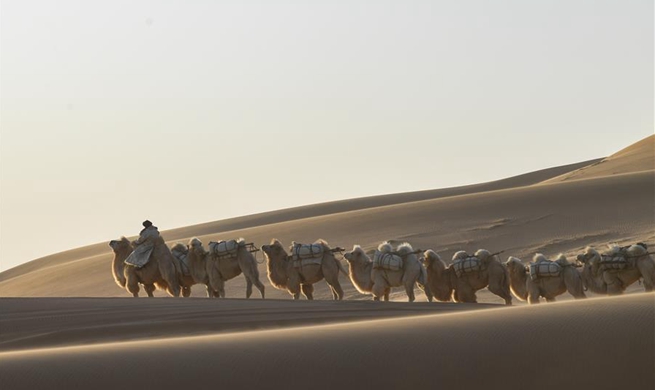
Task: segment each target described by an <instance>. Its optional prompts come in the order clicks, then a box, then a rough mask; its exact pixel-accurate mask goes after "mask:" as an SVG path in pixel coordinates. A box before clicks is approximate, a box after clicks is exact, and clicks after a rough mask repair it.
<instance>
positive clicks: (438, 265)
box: [423, 249, 454, 302]
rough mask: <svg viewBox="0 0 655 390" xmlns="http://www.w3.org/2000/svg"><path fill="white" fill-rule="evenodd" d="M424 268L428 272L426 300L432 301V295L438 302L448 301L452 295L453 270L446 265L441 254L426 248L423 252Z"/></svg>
mask: <svg viewBox="0 0 655 390" xmlns="http://www.w3.org/2000/svg"><path fill="white" fill-rule="evenodd" d="M423 259H424V264H425V269H426V271H427V273H428V280H427V287H428V288H429V290H430V296H428V300H430V302H432V297H434V298H435V299H436V300H437V301H440V302H449V301H451V300H452V296H453V284H452V282H451V281H452V280H453V276H454V272H453V271H452V270H451V269H449V268H448V267H447V266H446V263H444V261H443V260H441V256H439V255H438V254H437V253H436V252H435V251H433V250H431V249H430V250H427V251H425V252H424V253H423Z"/></svg>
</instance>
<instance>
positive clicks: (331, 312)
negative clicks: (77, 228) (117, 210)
mask: <svg viewBox="0 0 655 390" xmlns="http://www.w3.org/2000/svg"><path fill="white" fill-rule="evenodd" d="M490 307H498V306H497V305H485V304H455V303H444V304H439V305H436V304H429V303H427V302H423V303H413V304H410V303H407V302H392V303H384V302H374V301H361V300H359V301H344V302H335V301H314V302H310V301H300V302H294V301H292V300H288V299H285V300H273V299H267V300H261V299H258V300H253V299H251V300H245V299H230V300H220V301H219V300H210V299H202V298H191V299H187V300H183V301H182V300H179V299H151V300H148V299H132V298H3V299H0V312H2V313H3V321H2V322H1V326H0V330H1V332H0V352H2V351H15V350H26V349H34V348H39V349H41V348H51V347H62V346H72V345H89V344H99V343H111V342H123V341H127V340H139V339H153V338H156V339H163V338H172V337H180V336H192V335H200V334H213V333H226V332H229V331H245V330H259V329H271V328H282V327H289V326H300V325H314V324H322V323H333V322H352V321H355V320H364V319H375V318H390V317H404V316H410V315H421V314H423V315H424V314H434V313H452V312H456V311H467V310H478V309H485V308H490Z"/></svg>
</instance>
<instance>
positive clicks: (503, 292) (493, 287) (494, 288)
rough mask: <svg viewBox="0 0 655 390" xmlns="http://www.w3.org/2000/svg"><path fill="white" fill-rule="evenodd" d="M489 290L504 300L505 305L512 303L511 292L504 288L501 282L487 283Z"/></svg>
mask: <svg viewBox="0 0 655 390" xmlns="http://www.w3.org/2000/svg"><path fill="white" fill-rule="evenodd" d="M488 288H489V291H491V292H492V293H493V294H495V295H498V296H499V297H501V298H503V299H504V300H505V305H507V306H511V305H512V294H511V293H510V292H509V289H506V288H504V286H502V283H489V287H488Z"/></svg>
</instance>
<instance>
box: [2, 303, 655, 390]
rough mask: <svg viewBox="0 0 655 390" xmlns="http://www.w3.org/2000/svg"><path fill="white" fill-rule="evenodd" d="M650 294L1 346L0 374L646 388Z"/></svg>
mask: <svg viewBox="0 0 655 390" xmlns="http://www.w3.org/2000/svg"><path fill="white" fill-rule="evenodd" d="M654 299H655V296H654V295H653V294H635V295H630V296H623V297H618V298H601V299H590V300H583V301H575V302H562V303H555V304H550V305H540V306H530V307H521V308H502V309H491V310H482V311H476V312H463V313H453V314H438V315H427V316H420V317H409V318H396V319H385V320H369V321H360V322H355V323H349V324H335V325H318V326H311V327H298V328H296V327H292V328H287V329H278V330H267V331H257V332H240V333H232V334H222V335H212V336H198V337H181V338H174V339H154V340H147V341H132V342H115V343H109V344H98V345H91V346H72V347H65V348H51V349H40V350H28V351H15V352H5V353H0V377H1V378H2V381H3V385H4V386H7V388H11V389H35V388H66V387H70V386H73V387H75V388H94V389H105V388H107V389H109V388H126V387H129V388H137V387H138V388H158V389H175V388H177V389H179V388H185V387H187V386H189V384H190V383H193V384H194V385H195V386H201V387H203V386H205V387H207V386H220V387H225V388H229V389H253V388H262V387H264V388H286V389H296V388H298V389H300V388H302V389H306V388H312V389H338V388H344V389H351V388H361V389H365V388H484V389H500V388H531V389H554V388H566V389H574V388H579V389H619V388H650V387H652V385H653V384H654V380H653V379H654V378H653V366H654V365H655V348H654V347H653V345H655V334H654V332H653V323H654V322H655V305H653V302H654ZM322 303H325V302H322ZM322 303H319V302H310V303H307V304H309V305H316V304H322ZM382 305H384V303H383V304H382ZM387 305H389V306H391V305H397V304H393V303H391V304H387ZM433 306H438V305H436V304H435V305H433ZM345 307H346V306H342V307H339V308H338V309H336V308H335V310H336V311H337V312H339V311H342V310H345V309H344V308H345Z"/></svg>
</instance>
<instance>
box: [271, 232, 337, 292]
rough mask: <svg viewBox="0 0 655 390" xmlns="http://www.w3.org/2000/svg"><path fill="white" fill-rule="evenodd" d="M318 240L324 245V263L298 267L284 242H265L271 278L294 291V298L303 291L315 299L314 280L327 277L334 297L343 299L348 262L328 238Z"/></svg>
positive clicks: (276, 284)
mask: <svg viewBox="0 0 655 390" xmlns="http://www.w3.org/2000/svg"><path fill="white" fill-rule="evenodd" d="M316 244H319V245H321V246H322V247H323V259H322V261H321V263H320V264H308V265H303V266H302V267H295V264H294V261H292V260H289V255H288V254H287V252H286V250H285V249H284V247H283V246H282V244H281V243H280V241H278V240H276V239H273V240H272V241H271V244H270V245H264V246H262V250H263V251H264V254H265V255H266V266H267V269H268V280H270V281H271V284H272V285H273V286H274V287H275V288H277V289H280V290H287V291H288V292H289V294H291V295H293V299H299V298H300V292H301V290H302V294H303V295H304V296H305V297H306V298H307V299H309V300H312V299H314V296H313V292H314V286H313V284H314V283H317V282H320V281H321V280H323V279H325V281H326V282H327V284H328V285H329V286H330V289H331V290H332V297H333V298H334V299H335V300H341V299H343V289H342V288H341V284H340V283H339V271H341V272H343V273H344V274H346V275H347V274H348V271H346V269H345V268H344V266H343V265H342V264H341V263H340V262H339V261H338V260H337V259H336V257H334V254H333V253H332V252H330V247H329V246H328V244H327V242H325V241H323V240H318V241H317V242H316Z"/></svg>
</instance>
